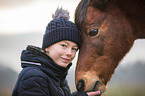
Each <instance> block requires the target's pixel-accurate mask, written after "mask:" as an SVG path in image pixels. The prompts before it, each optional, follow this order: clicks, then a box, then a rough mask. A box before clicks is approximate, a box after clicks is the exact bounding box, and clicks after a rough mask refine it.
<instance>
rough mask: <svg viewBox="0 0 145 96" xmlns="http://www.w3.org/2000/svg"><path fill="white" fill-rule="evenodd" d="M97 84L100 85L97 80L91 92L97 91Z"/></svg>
mask: <svg viewBox="0 0 145 96" xmlns="http://www.w3.org/2000/svg"><path fill="white" fill-rule="evenodd" d="M99 84H100V81H99V80H98V81H96V82H95V85H94V88H93V91H96V90H98V87H99Z"/></svg>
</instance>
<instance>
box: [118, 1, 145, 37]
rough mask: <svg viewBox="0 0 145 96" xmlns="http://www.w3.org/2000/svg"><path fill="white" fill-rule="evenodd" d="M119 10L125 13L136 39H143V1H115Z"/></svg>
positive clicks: (144, 2) (144, 10) (144, 13)
mask: <svg viewBox="0 0 145 96" xmlns="http://www.w3.org/2000/svg"><path fill="white" fill-rule="evenodd" d="M116 2H117V4H118V7H119V8H120V10H122V11H123V12H125V14H126V17H127V18H128V20H129V22H130V24H131V25H132V28H133V30H134V35H135V37H136V39H138V38H145V0H116Z"/></svg>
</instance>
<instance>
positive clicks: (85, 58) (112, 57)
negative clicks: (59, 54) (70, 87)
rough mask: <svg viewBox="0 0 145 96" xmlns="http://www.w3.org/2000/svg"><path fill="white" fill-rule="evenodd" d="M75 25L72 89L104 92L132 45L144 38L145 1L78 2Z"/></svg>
mask: <svg viewBox="0 0 145 96" xmlns="http://www.w3.org/2000/svg"><path fill="white" fill-rule="evenodd" d="M75 23H76V25H77V27H78V29H79V30H80V33H81V48H80V51H79V57H78V61H77V64H76V71H75V83H76V88H77V90H78V91H86V92H89V91H97V90H100V91H102V92H105V91H106V89H107V88H106V86H107V83H108V81H110V79H111V77H112V75H113V73H114V70H115V69H116V67H117V66H118V64H119V62H120V61H121V60H122V58H123V57H124V56H125V55H126V53H127V52H128V51H129V50H130V49H131V47H132V45H133V43H134V41H135V40H136V39H144V38H145V0H81V1H80V3H79V4H78V6H77V8H76V10H75Z"/></svg>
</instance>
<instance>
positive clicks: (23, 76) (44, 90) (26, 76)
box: [12, 8, 100, 96]
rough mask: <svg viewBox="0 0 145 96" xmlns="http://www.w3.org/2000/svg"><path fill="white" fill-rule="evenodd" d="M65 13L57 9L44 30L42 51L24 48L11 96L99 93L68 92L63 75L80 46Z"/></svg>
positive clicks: (62, 95) (90, 93)
mask: <svg viewBox="0 0 145 96" xmlns="http://www.w3.org/2000/svg"><path fill="white" fill-rule="evenodd" d="M68 14H69V13H68V12H67V11H66V10H62V8H61V9H57V10H56V12H55V15H53V20H52V21H51V22H50V23H49V24H48V26H47V27H46V32H45V34H44V37H43V43H42V49H41V48H38V47H35V46H28V47H27V48H26V50H23V51H22V54H21V66H22V68H23V69H22V71H21V73H20V74H19V77H18V80H17V83H16V85H15V88H14V90H13V93H12V96H88V95H98V94H100V91H97V92H89V93H86V92H84V91H81V92H75V93H73V94H71V93H70V89H69V87H68V84H67V80H66V75H67V72H68V69H69V68H70V66H71V65H72V63H71V61H72V60H73V59H74V57H75V54H76V52H77V50H78V49H79V48H80V46H81V42H80V33H79V30H78V29H77V27H76V25H75V24H74V23H72V22H70V21H68V20H67V19H68V18H69V16H68Z"/></svg>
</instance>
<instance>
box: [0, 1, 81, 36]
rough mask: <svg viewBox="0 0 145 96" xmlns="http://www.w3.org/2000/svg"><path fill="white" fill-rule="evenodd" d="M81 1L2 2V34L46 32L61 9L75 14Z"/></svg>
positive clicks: (0, 17)
mask: <svg viewBox="0 0 145 96" xmlns="http://www.w3.org/2000/svg"><path fill="white" fill-rule="evenodd" d="M79 2H80V0H0V34H17V33H26V32H36V31H37V32H38V31H40V32H44V30H45V26H46V25H47V24H48V22H49V21H50V20H52V16H51V15H52V14H53V13H54V12H55V10H56V9H57V8H58V7H59V8H60V7H63V8H64V9H66V10H68V11H69V12H70V20H71V21H72V22H74V12H75V9H76V6H77V5H78V3H79Z"/></svg>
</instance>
